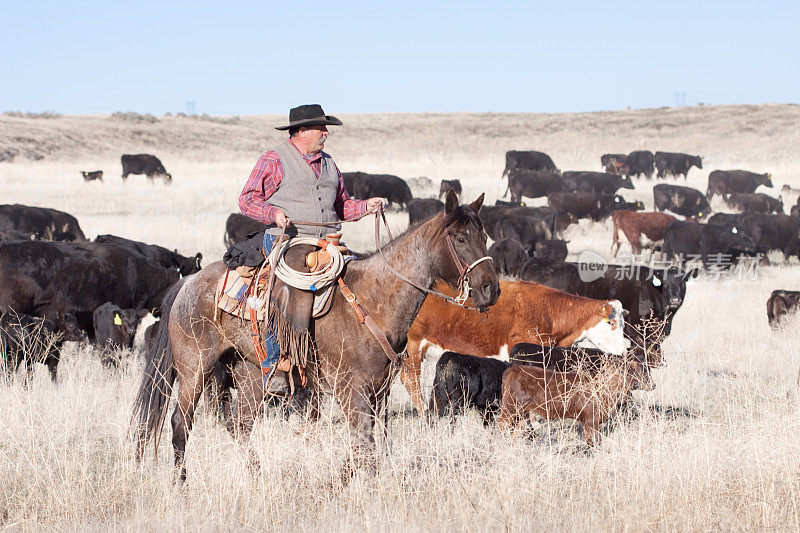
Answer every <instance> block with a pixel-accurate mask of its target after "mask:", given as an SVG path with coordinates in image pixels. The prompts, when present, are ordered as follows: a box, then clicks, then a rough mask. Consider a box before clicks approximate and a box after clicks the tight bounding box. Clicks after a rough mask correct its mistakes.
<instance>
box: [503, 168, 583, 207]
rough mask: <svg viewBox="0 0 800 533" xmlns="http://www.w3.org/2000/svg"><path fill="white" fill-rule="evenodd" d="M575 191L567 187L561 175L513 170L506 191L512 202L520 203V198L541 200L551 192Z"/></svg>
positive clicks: (540, 171) (573, 188)
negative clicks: (509, 194) (509, 193)
mask: <svg viewBox="0 0 800 533" xmlns="http://www.w3.org/2000/svg"><path fill="white" fill-rule="evenodd" d="M570 190H575V187H574V186H573V187H569V186H568V184H567V183H566V182H565V181H564V179H563V178H562V177H561V175H559V174H557V173H555V172H552V171H550V170H515V171H514V172H512V173H511V174H510V175H509V176H508V191H506V192H509V191H510V192H511V201H512V202H521V201H522V197H523V196H524V197H526V198H541V197H542V196H547V195H548V194H549V193H551V192H560V191H570Z"/></svg>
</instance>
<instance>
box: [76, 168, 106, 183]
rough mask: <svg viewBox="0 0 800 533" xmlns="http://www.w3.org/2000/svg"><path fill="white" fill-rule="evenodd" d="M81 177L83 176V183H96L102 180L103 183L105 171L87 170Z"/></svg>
mask: <svg viewBox="0 0 800 533" xmlns="http://www.w3.org/2000/svg"><path fill="white" fill-rule="evenodd" d="M80 172H81V176H83V181H94V180H100V181H103V171H102V170H92V171H90V172H87V171H85V170H81V171H80Z"/></svg>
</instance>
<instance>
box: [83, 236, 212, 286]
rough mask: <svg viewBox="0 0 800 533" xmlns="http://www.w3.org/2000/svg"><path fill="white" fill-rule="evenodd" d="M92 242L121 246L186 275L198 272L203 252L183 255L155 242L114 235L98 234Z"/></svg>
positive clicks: (162, 266) (163, 266)
mask: <svg viewBox="0 0 800 533" xmlns="http://www.w3.org/2000/svg"><path fill="white" fill-rule="evenodd" d="M94 242H97V243H100V244H115V245H117V246H123V247H125V248H127V249H128V250H130V251H132V252H135V253H137V254H139V255H141V256H142V257H144V258H146V259H149V260H150V261H152V262H153V263H155V264H157V265H158V266H160V267H161V268H174V269H176V270H177V271H178V272H180V274H181V276H188V275H189V274H194V273H195V272H200V268H201V267H200V261H201V260H202V259H203V254H201V253H200V252H197V253H196V254H195V255H194V256H193V257H185V256H183V255H181V254H179V253H178V251H177V250H175V251H169V250H167V249H166V248H164V247H163V246H158V245H157V244H145V243H143V242H139V241H133V240H131V239H126V238H124V237H117V236H116V235H98V236H97V237H96V238H95V239H94Z"/></svg>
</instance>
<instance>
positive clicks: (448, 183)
mask: <svg viewBox="0 0 800 533" xmlns="http://www.w3.org/2000/svg"><path fill="white" fill-rule="evenodd" d="M450 189H453V192H454V193H456V194H457V195H458V197H459V198H461V181H460V180H442V183H441V184H440V185H439V196H438V199H439V200H441V199H442V196H444V195H446V194H447V191H449V190H450Z"/></svg>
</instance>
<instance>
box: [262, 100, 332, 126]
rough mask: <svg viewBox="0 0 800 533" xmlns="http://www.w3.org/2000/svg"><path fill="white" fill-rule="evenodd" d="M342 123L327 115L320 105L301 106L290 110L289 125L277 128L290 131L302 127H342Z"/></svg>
mask: <svg viewBox="0 0 800 533" xmlns="http://www.w3.org/2000/svg"><path fill="white" fill-rule="evenodd" d="M341 125H342V121H341V120H339V119H338V118H336V117H334V116H333V115H326V114H325V111H323V110H322V106H321V105H319V104H308V105H301V106H299V107H295V108H292V109H290V110H289V124H287V125H286V126H277V127H276V128H275V129H276V130H288V129H289V128H299V127H300V126H341Z"/></svg>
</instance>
